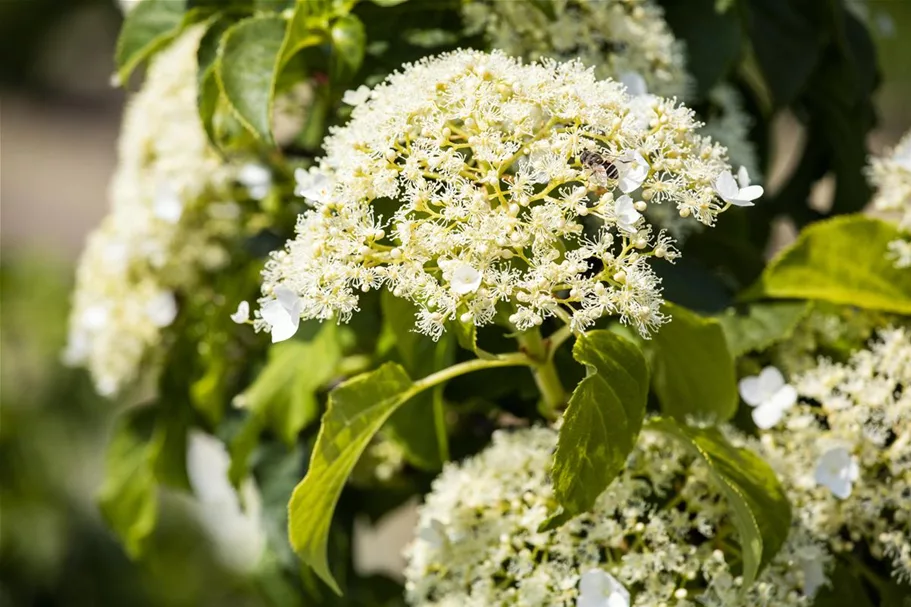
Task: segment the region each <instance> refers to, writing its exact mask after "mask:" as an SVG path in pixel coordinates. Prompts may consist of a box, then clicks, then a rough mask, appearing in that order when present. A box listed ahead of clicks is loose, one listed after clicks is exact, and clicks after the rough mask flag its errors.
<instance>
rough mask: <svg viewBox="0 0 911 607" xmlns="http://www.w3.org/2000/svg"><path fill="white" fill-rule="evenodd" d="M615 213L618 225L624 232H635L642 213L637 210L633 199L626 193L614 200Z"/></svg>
mask: <svg viewBox="0 0 911 607" xmlns="http://www.w3.org/2000/svg"><path fill="white" fill-rule="evenodd" d="M614 213H615V214H616V215H617V227H619V228H620V229H621V230H623V231H624V232H635V231H636V223H638V221H639V220H640V219H642V214H641V213H640V212H639V211H637V210H636V207H635V205H634V203H633V199H632V198H630V197H629V196H627V195H626V194H624V195H623V196H621V197H620V198H618V199H617V200H616V201H615V202H614Z"/></svg>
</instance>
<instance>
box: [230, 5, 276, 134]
mask: <svg viewBox="0 0 911 607" xmlns="http://www.w3.org/2000/svg"><path fill="white" fill-rule="evenodd" d="M285 27H286V21H285V20H284V19H283V18H281V17H272V16H269V17H251V18H249V19H244V20H243V21H240V22H238V23H236V24H235V25H233V26H231V27H230V28H229V29H228V30H227V31H226V32H225V34H224V37H223V38H222V44H221V46H220V47H219V52H218V60H217V62H216V64H215V65H216V69H215V73H216V76H217V79H218V84H219V86H220V87H221V91H222V93H223V94H224V96H225V98H226V99H227V101H228V104H229V105H230V106H231V108H232V109H233V111H234V114H235V116H237V118H238V120H240V122H241V123H242V124H243V125H244V127H245V128H247V129H248V130H249V131H250V132H251V133H253V134H254V135H256V136H257V137H258V138H260V139H262V140H264V141H266V142H269V143H272V142H273V139H272V100H273V98H274V96H275V84H276V81H277V72H278V69H279V67H278V66H279V57H280V53H281V50H282V44H283V41H284V38H285Z"/></svg>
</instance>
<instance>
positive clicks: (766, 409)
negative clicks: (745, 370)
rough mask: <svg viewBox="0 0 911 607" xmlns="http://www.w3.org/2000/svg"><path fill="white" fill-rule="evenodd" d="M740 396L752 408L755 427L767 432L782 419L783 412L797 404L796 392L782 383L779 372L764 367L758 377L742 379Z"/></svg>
mask: <svg viewBox="0 0 911 607" xmlns="http://www.w3.org/2000/svg"><path fill="white" fill-rule="evenodd" d="M738 387H739V389H740V396H741V397H742V398H743V400H744V402H746V404H748V405H750V406H751V407H754V409H753V421H754V422H755V423H756V426H757V427H759V428H761V429H763V430H768V429H769V428H771V427H772V426H774V425H775V424H777V423H778V422H779V421H781V418H782V417H784V414H785V412H786V411H787V410H788V409H790V408H791V407H793V406H794V404H795V403H796V402H797V390H796V389H794V386H791V385H789V384H787V383H785V381H784V376H782V374H781V371H779V370H778V369H776V368H775V367H766V368H765V369H763V370H762V371H761V372H760V373H759V375H753V376H750V377H744V378H743V379H741V380H740V384H739V386H738Z"/></svg>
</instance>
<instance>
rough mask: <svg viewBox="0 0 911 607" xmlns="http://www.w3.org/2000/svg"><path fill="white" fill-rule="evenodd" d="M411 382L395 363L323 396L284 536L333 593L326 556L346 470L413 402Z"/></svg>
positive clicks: (333, 586) (413, 391)
mask: <svg viewBox="0 0 911 607" xmlns="http://www.w3.org/2000/svg"><path fill="white" fill-rule="evenodd" d="M413 388H414V384H413V383H412V381H411V378H410V377H408V374H407V373H406V372H405V370H404V369H403V368H402V367H401V366H400V365H397V364H395V363H386V364H385V365H383V366H382V367H380V368H379V369H377V370H375V371H371V372H370V373H364V374H362V375H358V376H357V377H354V378H353V379H350V380H348V381H346V382H345V383H343V384H341V385H340V386H338V387H337V388H335V389H334V390H333V391H332V392H331V393H330V394H329V406H328V408H327V410H326V413H325V415H323V419H322V426H321V427H320V431H319V435H318V436H317V439H316V445H315V446H314V448H313V453H312V454H311V456H310V467H309V469H308V470H307V475H306V476H305V477H304V480H302V481H301V482H300V483H299V484H298V485H297V487H295V488H294V493H293V495H292V496H291V502H290V504H289V505H288V514H289V520H288V534H289V536H290V539H291V545H292V546H293V547H294V550H295V551H296V552H297V553H298V554H299V555H300V557H301V560H302V561H303V562H304V563H305V564H307V565H309V566H310V567H312V568H313V570H314V571H315V572H316V574H317V575H319V577H320V578H321V579H322V580H323V581H324V582H326V584H328V585H329V586H330V587H331V588H332V589H333V590H335V592H337V593H339V594H341V590H340V588H339V586H338V584H337V583H336V581H335V579H334V578H333V576H332V572H331V570H330V568H329V560H328V556H327V543H328V538H329V527H330V525H331V523H332V514H333V512H334V510H335V504H336V503H337V502H338V498H339V496H340V495H341V493H342V489H343V488H344V486H345V482H346V481H347V479H348V476H349V475H350V474H351V469H352V468H354V465H355V464H356V463H357V460H358V459H359V458H360V456H361V454H362V453H363V452H364V449H366V448H367V445H368V444H369V443H370V440H371V439H372V438H373V436H374V435H375V434H376V433H377V432H378V431H379V429H380V428H381V427H382V425H383V424H384V423H385V422H386V420H387V419H389V416H390V415H392V414H393V413H394V412H395V411H396V410H397V409H398V408H399V407H401V406H402V405H403V404H404V403H405V402H406V401H407V400H408V399H409V398H411V397H412V396H414V394H415V390H414V389H413Z"/></svg>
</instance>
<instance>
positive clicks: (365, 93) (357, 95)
mask: <svg viewBox="0 0 911 607" xmlns="http://www.w3.org/2000/svg"><path fill="white" fill-rule="evenodd" d="M368 99H370V87H368V86H367V85H365V84H362V85H360V86H359V87H357V88H356V89H353V90H350V91H345V94H344V95H342V103H346V104H348V105H360V104H362V103H364V102H365V101H367V100H368Z"/></svg>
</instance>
